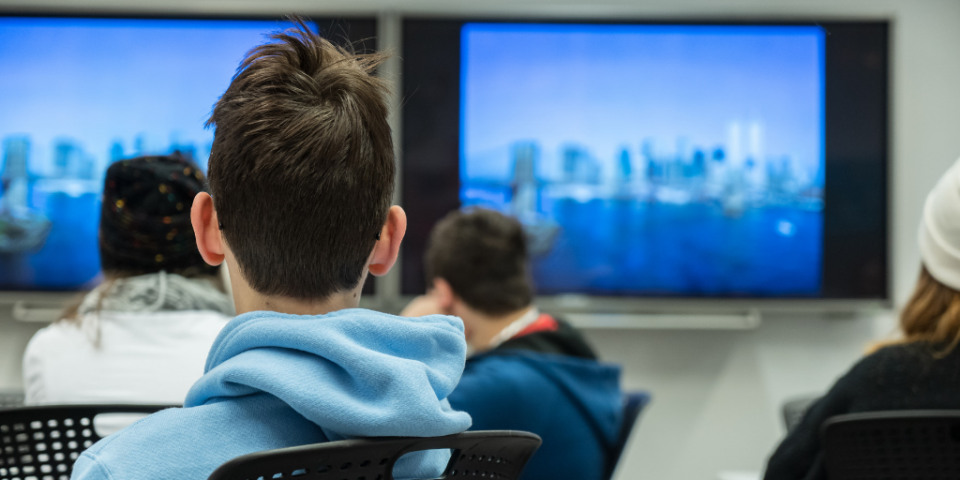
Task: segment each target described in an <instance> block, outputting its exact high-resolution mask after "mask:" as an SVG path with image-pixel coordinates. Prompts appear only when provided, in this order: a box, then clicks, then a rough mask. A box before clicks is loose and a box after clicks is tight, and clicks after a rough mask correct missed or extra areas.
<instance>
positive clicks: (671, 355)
mask: <svg viewBox="0 0 960 480" xmlns="http://www.w3.org/2000/svg"><path fill="white" fill-rule="evenodd" d="M9 6H19V7H23V8H33V9H36V8H43V7H50V8H62V7H70V8H88V7H90V6H96V7H102V8H115V9H116V8H120V9H126V10H130V9H146V10H158V11H182V12H194V13H196V12H271V13H277V12H286V11H299V12H304V13H321V12H331V13H371V12H381V11H392V12H399V11H410V12H419V13H427V12H429V13H487V14H490V13H494V14H499V13H505V14H509V13H516V14H521V13H522V14H532V15H567V14H578V15H579V14H582V15H595V16H621V15H634V16H644V15H647V16H660V17H663V16H671V17H673V16H679V17H682V16H695V17H698V18H703V17H714V16H771V15H774V16H779V17H789V16H807V17H809V16H827V17H844V18H855V17H870V18H889V19H891V20H892V21H893V48H892V51H893V61H894V67H893V76H892V85H893V103H892V107H893V108H892V113H893V134H894V135H893V168H892V182H893V197H892V198H893V201H892V221H893V223H892V225H893V235H892V244H893V273H894V291H895V296H896V299H897V303H898V304H902V302H903V300H904V299H905V298H906V296H907V294H908V293H909V290H910V288H911V286H912V284H913V279H914V277H915V275H916V273H917V268H918V258H919V257H918V254H917V249H916V238H915V236H916V228H917V224H918V219H919V215H920V211H921V206H922V202H923V198H924V196H925V194H926V192H927V191H928V190H929V189H930V188H931V187H932V186H933V184H934V183H935V182H936V179H937V178H938V176H939V175H940V174H941V173H942V172H943V171H944V170H945V169H946V168H947V167H948V166H949V165H950V163H951V162H953V161H954V160H955V159H956V158H957V157H958V156H960V0H909V1H908V0H903V1H893V0H805V1H792V0H672V1H671V0H658V1H630V0H606V1H601V2H597V1H588V0H553V1H551V0H489V1H479V0H473V1H456V2H455V1H442V0H408V1H405V2H391V1H386V0H322V1H308V0H273V1H271V2H264V1H262V0H164V1H162V0H151V1H133V0H97V1H89V2H83V1H69V0H59V1H58V0H34V1H28V0H20V1H16V2H11V1H7V0H0V7H9ZM5 313H6V310H0V388H2V387H4V386H9V385H18V384H19V382H20V375H19V373H18V371H19V355H20V353H21V352H22V349H23V344H24V343H25V341H26V340H27V339H28V338H29V336H30V334H31V333H32V331H33V330H34V329H35V327H30V326H24V325H17V324H14V323H13V322H12V321H10V320H9V316H8V315H6V314H5ZM893 322H894V319H893V318H892V315H891V314H889V313H879V314H863V315H861V316H859V317H856V318H848V319H824V318H818V317H812V316H806V317H803V316H796V315H794V316H785V315H783V316H776V317H767V318H765V319H764V323H763V325H762V326H761V327H760V328H759V329H757V330H754V331H739V332H737V331H652V330H646V331H594V332H590V333H589V336H590V339H591V340H592V341H593V342H594V344H595V345H596V346H597V347H598V348H599V350H600V351H601V354H602V355H603V356H604V357H605V358H606V359H607V360H610V361H614V362H618V363H621V364H622V365H623V366H624V384H625V386H626V387H627V388H631V389H638V388H644V389H649V390H652V391H653V393H654V403H653V404H652V406H651V407H650V408H649V409H648V411H647V412H645V414H644V416H643V417H642V419H641V422H642V423H641V425H640V428H639V430H638V431H637V434H636V436H635V437H634V439H633V442H632V443H631V445H630V446H629V450H628V452H627V453H626V458H625V460H624V461H623V463H622V464H621V467H622V468H621V469H620V470H619V472H618V475H617V478H619V479H621V480H625V479H634V478H646V479H662V480H690V479H713V478H716V474H717V472H719V471H723V470H758V469H760V468H761V466H762V464H763V462H764V460H765V458H766V456H767V455H769V453H770V451H771V450H772V448H773V447H774V446H775V444H776V442H777V440H778V438H779V437H780V436H781V435H782V433H783V430H782V427H781V424H780V419H779V406H780V404H781V403H782V401H783V400H784V399H786V398H788V397H790V396H793V395H798V394H805V393H810V392H817V391H821V390H823V389H826V388H827V387H828V386H829V385H830V384H831V382H832V381H833V380H834V379H835V378H836V377H837V376H838V375H840V374H841V373H843V372H844V371H845V370H846V369H847V368H848V367H849V365H850V364H851V362H853V361H855V359H856V358H857V357H858V356H859V355H860V353H861V352H862V350H863V347H864V346H865V345H866V344H867V343H868V342H869V341H870V340H871V339H874V338H877V337H878V336H881V335H884V334H886V333H888V332H889V331H890V330H891V329H892V327H893Z"/></svg>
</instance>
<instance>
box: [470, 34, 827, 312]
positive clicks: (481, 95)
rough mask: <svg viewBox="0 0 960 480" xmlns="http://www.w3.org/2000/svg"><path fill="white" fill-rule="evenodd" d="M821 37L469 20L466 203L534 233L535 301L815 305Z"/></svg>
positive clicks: (820, 205) (819, 250)
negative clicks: (802, 300) (718, 300)
mask: <svg viewBox="0 0 960 480" xmlns="http://www.w3.org/2000/svg"><path fill="white" fill-rule="evenodd" d="M824 41H825V38H824V31H823V29H821V28H820V27H816V26H710V25H704V26H689V25H688V26H670V25H575V24H574V25H571V24H503V23H500V24H496V23H467V24H464V25H463V27H462V29H461V38H460V82H461V83H460V102H459V103H460V142H459V144H460V190H459V197H460V198H459V200H460V203H461V205H462V206H464V207H470V206H482V207H487V208H493V209H496V210H500V211H502V212H504V213H508V214H511V215H514V216H516V217H517V218H518V219H519V220H520V221H521V222H522V223H523V224H524V226H525V228H526V230H527V233H528V237H529V239H530V249H531V254H532V257H533V275H534V278H535V282H536V285H537V290H538V292H539V293H541V294H550V293H561V292H610V293H613V292H617V293H618V294H627V295H629V294H645V295H650V294H657V293H660V294H666V295H684V296H686V295H695V296H716V295H719V296H727V295H737V296H739V295H747V296H791V297H797V296H799V297H803V296H817V295H819V294H820V291H821V278H822V271H821V270H822V264H823V262H822V256H823V223H824V222H823V209H824V195H823V192H824V181H825V173H824V172H825V161H824V159H825V153H824V109H825V102H824V89H825V86H824V83H825V82H824V64H825V53H824ZM520 47H522V48H520Z"/></svg>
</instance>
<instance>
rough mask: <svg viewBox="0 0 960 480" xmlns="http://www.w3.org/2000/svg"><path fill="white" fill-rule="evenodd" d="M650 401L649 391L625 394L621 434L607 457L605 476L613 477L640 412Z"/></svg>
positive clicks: (607, 477) (606, 477)
mask: <svg viewBox="0 0 960 480" xmlns="http://www.w3.org/2000/svg"><path fill="white" fill-rule="evenodd" d="M648 403H650V394H649V393H647V392H627V393H625V394H623V421H622V422H623V423H621V424H620V435H618V436H617V443H616V445H614V446H613V449H612V450H611V451H610V454H609V456H608V457H607V464H606V465H605V471H604V474H603V478H605V479H612V478H613V472H614V471H615V470H616V469H617V464H618V463H620V457H621V456H622V455H623V450H624V449H625V448H626V447H627V441H629V440H630V433H631V432H633V427H634V425H636V423H637V418H638V417H639V416H640V412H641V411H643V408H644V407H646V406H647V404H648Z"/></svg>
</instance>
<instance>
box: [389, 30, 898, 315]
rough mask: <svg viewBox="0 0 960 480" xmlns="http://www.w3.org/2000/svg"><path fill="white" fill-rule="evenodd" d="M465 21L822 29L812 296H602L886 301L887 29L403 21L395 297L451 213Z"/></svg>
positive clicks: (455, 195) (419, 274)
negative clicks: (401, 213) (400, 239)
mask: <svg viewBox="0 0 960 480" xmlns="http://www.w3.org/2000/svg"><path fill="white" fill-rule="evenodd" d="M469 22H496V23H579V24H584V23H587V24H640V25H644V24H650V25H668V24H669V25H775V26H782V25H805V26H820V27H822V28H824V29H825V30H826V33H827V36H826V38H827V40H826V46H825V47H826V65H825V66H826V85H825V97H826V98H825V101H826V112H825V123H826V124H825V130H826V132H825V133H826V135H825V147H826V168H827V175H826V181H825V192H824V196H825V201H826V207H825V209H824V243H823V265H822V282H821V291H820V294H819V295H817V296H814V297H810V296H802V297H791V296H776V297H769V296H733V295H731V296H697V295H675V296H664V295H662V294H653V295H636V294H618V293H617V292H610V291H581V292H570V293H574V294H587V295H596V296H605V297H628V298H631V297H632V298H696V299H722V298H736V299H798V300H823V299H831V300H838V299H844V300H848V299H849V300H884V301H885V300H889V294H890V287H889V269H890V261H889V240H888V238H889V220H888V212H889V205H888V202H889V194H888V193H889V173H888V172H889V171H888V169H889V90H890V89H889V76H890V74H889V70H890V69H889V65H890V60H889V58H890V55H889V30H890V26H889V22H887V21H815V20H809V21H806V20H804V21H800V20H791V21H779V20H770V21H766V20H722V21H713V20H705V21H676V20H647V19H643V20H636V21H598V20H583V21H581V20H576V19H556V20H553V19H547V20H544V19H520V18H514V19H506V20H505V19H497V18H447V19H440V18H406V19H404V21H403V36H402V45H403V51H402V55H401V57H402V59H403V62H404V66H403V86H402V88H401V92H402V94H403V99H402V101H403V105H404V108H403V111H402V122H403V123H402V125H403V131H402V135H401V141H402V142H401V148H402V152H403V156H402V162H403V168H402V173H401V175H402V177H401V185H402V194H401V204H402V205H403V206H404V208H405V209H406V210H407V212H408V219H409V220H408V231H407V235H406V237H405V239H404V245H403V250H402V257H401V258H402V262H403V263H402V265H403V269H402V272H401V293H402V294H404V295H417V294H420V293H423V291H424V289H425V283H426V282H425V279H424V270H423V251H424V249H425V248H426V244H427V237H428V235H429V232H430V229H431V228H432V227H433V225H434V224H435V223H436V222H437V221H438V220H439V219H440V218H442V217H443V215H445V214H446V213H448V212H450V211H452V210H454V209H457V208H459V206H460V201H459V174H460V172H459V154H460V150H459V142H460V133H459V127H460V106H459V102H460V91H459V89H460V28H461V27H462V25H463V24H465V23H469Z"/></svg>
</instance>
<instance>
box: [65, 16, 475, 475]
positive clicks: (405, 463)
mask: <svg viewBox="0 0 960 480" xmlns="http://www.w3.org/2000/svg"><path fill="white" fill-rule="evenodd" d="M296 21H297V23H298V27H297V28H295V29H293V30H289V31H287V32H283V33H277V34H275V35H273V36H272V37H271V38H272V39H273V42H272V43H268V44H266V45H261V46H259V47H257V48H255V49H254V50H252V51H251V52H250V53H249V54H248V55H247V58H246V59H245V60H244V61H243V63H242V64H241V66H240V69H239V71H238V73H237V75H236V76H235V77H234V79H233V81H232V83H231V84H230V87H229V88H228V89H227V91H226V93H224V95H223V96H222V97H221V98H220V100H219V101H218V102H217V104H216V106H215V108H214V111H213V115H212V116H211V118H210V121H209V124H210V125H215V126H216V135H215V140H214V144H213V149H212V151H211V154H210V163H209V179H210V189H211V194H206V193H200V194H199V195H197V198H196V200H195V202H194V205H193V209H192V212H191V215H192V222H193V228H194V230H195V231H196V236H197V246H198V247H199V250H200V253H201V255H202V256H203V258H204V259H205V260H206V261H207V262H208V263H210V264H212V265H217V264H220V263H221V262H226V264H227V268H228V269H229V271H230V278H231V284H232V287H233V293H234V296H235V305H236V310H237V313H238V314H239V315H238V316H237V317H236V318H235V319H234V320H232V321H231V322H230V323H229V324H228V325H227V326H226V327H225V328H224V330H223V331H222V332H221V334H220V336H219V337H218V338H217V340H216V342H215V343H214V345H213V347H212V349H211V351H210V355H209V357H208V358H207V364H206V369H205V374H204V376H203V377H202V378H201V379H200V380H199V381H198V382H197V383H196V384H195V385H194V386H193V388H192V389H191V390H190V392H189V393H188V394H187V398H186V400H185V402H184V408H182V409H170V410H165V411H163V412H160V413H158V414H155V415H152V416H150V417H148V418H146V419H144V420H142V421H140V422H138V423H136V424H134V425H132V426H131V427H129V428H127V429H125V430H123V431H121V432H119V433H117V434H114V435H111V436H110V437H107V438H105V439H104V440H102V441H100V442H99V443H97V444H96V445H94V446H93V447H92V448H90V449H89V450H87V451H86V452H85V453H84V454H83V455H82V456H81V457H80V459H79V460H78V461H77V463H76V465H75V466H74V475H73V478H75V479H100V478H103V479H110V478H114V479H121V478H122V479H124V480H135V479H159V478H193V479H202V478H206V477H207V476H208V475H209V474H210V473H211V472H212V471H213V470H214V469H215V468H216V467H217V466H219V465H220V464H222V463H223V462H225V461H227V460H230V459H231V458H234V457H237V456H239V455H243V454H246V453H251V452H255V451H261V450H268V449H274V448H282V447H289V446H295V445H303V444H309V443H318V442H325V441H332V440H338V439H343V438H350V437H371V436H439V435H448V434H453V433H457V432H460V431H463V430H466V429H467V428H468V427H469V426H470V417H469V416H468V415H467V414H465V413H462V412H454V411H452V410H451V408H450V406H449V403H448V402H447V400H446V397H447V395H448V394H450V392H451V391H452V390H453V388H454V387H455V386H456V385H457V383H458V381H459V379H460V374H461V373H462V370H463V364H464V353H465V348H466V347H465V344H464V338H463V324H462V323H461V322H460V320H459V319H456V318H452V317H446V316H440V315H434V316H428V317H422V318H418V319H405V318H401V317H395V316H392V315H386V314H381V313H377V312H373V311H369V310H363V309H359V308H357V306H358V302H359V297H360V290H361V288H362V285H363V283H364V280H365V278H366V276H367V273H368V272H369V273H372V274H374V275H383V274H385V273H387V271H389V270H390V268H391V267H392V266H393V264H394V263H395V262H396V258H397V253H398V250H399V248H400V241H401V239H402V238H403V234H404V231H405V228H406V217H405V215H404V212H403V210H402V209H400V207H397V206H390V199H391V197H392V194H393V188H394V175H395V166H394V158H393V145H392V142H391V137H390V127H389V126H388V124H387V121H386V116H387V107H386V102H385V100H384V96H385V94H386V88H385V86H384V84H383V83H382V81H381V80H379V79H377V78H376V77H374V76H372V75H371V71H372V70H373V69H374V68H375V66H376V65H377V63H378V62H379V61H380V60H381V58H382V57H380V56H376V55H353V54H351V53H349V52H347V51H346V50H344V49H343V48H340V47H337V46H335V45H333V44H331V43H330V42H328V41H327V40H324V39H322V38H320V37H319V36H318V35H317V34H315V33H313V32H311V31H310V29H309V28H308V27H307V26H306V24H305V23H304V22H303V21H302V20H299V19H297V20H296ZM447 458H448V454H444V453H442V452H440V451H434V452H425V453H422V454H419V455H408V456H407V457H405V458H404V459H402V461H401V462H400V463H398V464H397V467H396V470H395V472H396V475H397V476H398V477H401V478H420V477H430V478H433V477H434V476H436V475H438V474H439V473H440V472H441V471H442V470H443V467H444V466H445V463H446V459H447Z"/></svg>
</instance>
